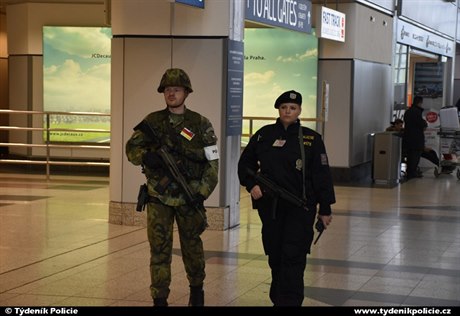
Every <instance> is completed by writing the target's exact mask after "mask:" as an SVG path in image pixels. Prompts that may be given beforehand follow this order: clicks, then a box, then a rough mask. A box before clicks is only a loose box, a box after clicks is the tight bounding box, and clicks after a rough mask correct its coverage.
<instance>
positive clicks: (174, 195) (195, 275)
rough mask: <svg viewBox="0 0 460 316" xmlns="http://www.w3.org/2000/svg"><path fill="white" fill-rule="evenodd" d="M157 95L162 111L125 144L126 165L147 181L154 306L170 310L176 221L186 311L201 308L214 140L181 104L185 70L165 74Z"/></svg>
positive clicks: (187, 88) (203, 121)
mask: <svg viewBox="0 0 460 316" xmlns="http://www.w3.org/2000/svg"><path fill="white" fill-rule="evenodd" d="M158 92H159V93H163V94H164V99H165V102H166V108H165V109H163V110H160V111H156V112H153V113H150V114H149V115H147V116H146V117H145V118H144V120H143V121H142V122H140V123H139V124H138V125H137V126H136V127H135V128H134V133H133V135H132V136H131V138H130V139H129V140H128V142H127V143H126V155H127V157H128V160H129V161H130V162H131V163H133V164H134V165H142V168H143V172H144V173H145V176H146V178H147V186H148V195H149V202H148V204H147V234H148V239H149V243H150V277H151V285H150V291H151V296H152V298H153V304H154V306H168V301H167V299H168V295H169V292H170V288H169V286H170V283H171V260H172V244H173V224H174V219H176V222H177V227H178V231H179V238H180V245H181V252H182V260H183V263H184V266H185V271H186V273H187V278H188V281H189V284H190V299H189V306H203V305H204V291H203V281H204V278H205V275H206V274H205V260H204V251H203V243H202V240H201V237H200V235H201V234H202V233H203V231H204V230H205V228H206V226H207V221H206V213H205V210H204V207H203V201H204V200H206V199H207V198H208V197H209V195H210V194H211V193H212V191H213V190H214V188H215V187H216V185H217V180H218V179H217V173H218V161H219V160H218V159H219V156H218V151H217V145H216V143H217V137H216V135H215V133H214V129H213V127H212V125H211V123H210V121H209V120H208V119H207V118H206V117H204V116H202V115H200V114H199V113H197V112H194V111H191V110H190V109H188V108H187V107H186V106H185V103H184V102H185V99H186V98H187V97H188V95H189V93H191V92H193V90H192V85H191V83H190V79H189V77H188V75H187V74H186V73H185V71H184V70H182V69H178V68H172V69H168V70H166V72H165V73H164V75H163V77H162V78H161V82H160V85H159V87H158ZM160 149H166V150H167V151H168V152H169V153H170V154H171V155H172V157H173V158H174V161H175V162H176V164H177V166H178V167H179V169H180V170H181V174H182V175H183V176H184V178H185V179H186V182H187V186H188V188H189V189H190V191H191V192H192V193H193V201H188V200H187V196H186V195H185V194H184V191H183V190H181V187H180V185H179V183H177V181H174V179H171V174H170V172H169V170H166V169H167V168H165V164H164V162H163V161H162V158H161V156H160V155H159V152H160ZM197 206H198V207H197Z"/></svg>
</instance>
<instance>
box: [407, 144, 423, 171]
mask: <svg viewBox="0 0 460 316" xmlns="http://www.w3.org/2000/svg"><path fill="white" fill-rule="evenodd" d="M422 152H423V150H417V149H407V178H414V177H416V176H417V167H418V164H419V162H420V157H421V156H422Z"/></svg>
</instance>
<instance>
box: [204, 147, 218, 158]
mask: <svg viewBox="0 0 460 316" xmlns="http://www.w3.org/2000/svg"><path fill="white" fill-rule="evenodd" d="M204 154H205V156H206V158H207V159H208V160H209V161H212V160H216V159H219V151H218V150H217V145H212V146H207V147H205V148H204Z"/></svg>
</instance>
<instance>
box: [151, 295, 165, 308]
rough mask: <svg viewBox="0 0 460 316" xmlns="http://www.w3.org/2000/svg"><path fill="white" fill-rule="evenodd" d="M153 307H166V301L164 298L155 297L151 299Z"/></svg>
mask: <svg viewBox="0 0 460 316" xmlns="http://www.w3.org/2000/svg"><path fill="white" fill-rule="evenodd" d="M153 306H163V307H166V306H168V301H167V300H166V298H165V297H157V298H154V299H153Z"/></svg>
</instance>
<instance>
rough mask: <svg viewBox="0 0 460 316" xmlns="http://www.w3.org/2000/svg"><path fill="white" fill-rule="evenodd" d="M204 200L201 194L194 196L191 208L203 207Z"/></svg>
mask: <svg viewBox="0 0 460 316" xmlns="http://www.w3.org/2000/svg"><path fill="white" fill-rule="evenodd" d="M204 200H205V198H204V196H202V195H201V194H196V195H195V196H194V198H193V200H192V203H191V204H192V205H193V206H203V203H204Z"/></svg>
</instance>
